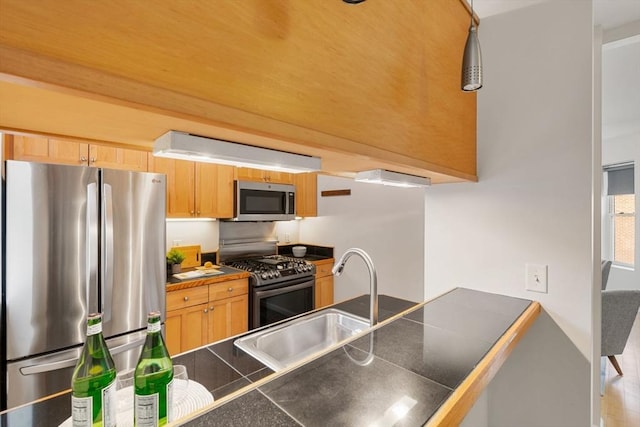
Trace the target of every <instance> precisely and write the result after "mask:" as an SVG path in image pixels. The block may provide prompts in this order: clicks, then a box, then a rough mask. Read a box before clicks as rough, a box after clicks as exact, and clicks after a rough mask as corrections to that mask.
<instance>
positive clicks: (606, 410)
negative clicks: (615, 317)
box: [600, 315, 640, 427]
mask: <svg viewBox="0 0 640 427" xmlns="http://www.w3.org/2000/svg"><path fill="white" fill-rule="evenodd" d="M616 359H617V360H618V363H619V364H620V367H621V368H622V373H623V374H624V376H622V377H621V376H618V374H617V373H616V370H615V369H614V368H613V366H612V365H611V363H610V362H609V361H608V360H607V361H606V376H605V390H604V396H602V399H601V401H600V402H601V415H602V421H603V424H602V425H603V426H604V427H621V426H624V427H635V426H640V315H638V317H636V321H635V323H634V324H633V329H631V335H630V336H629V341H627V346H626V347H625V349H624V353H622V355H620V356H616Z"/></svg>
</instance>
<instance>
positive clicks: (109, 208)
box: [100, 184, 114, 322]
mask: <svg viewBox="0 0 640 427" xmlns="http://www.w3.org/2000/svg"><path fill="white" fill-rule="evenodd" d="M102 194H103V205H102V206H103V212H102V215H103V224H104V228H103V236H104V252H103V259H102V261H103V262H102V295H101V299H100V309H101V310H102V317H103V319H104V321H105V322H109V321H110V320H111V306H112V305H113V298H112V297H113V261H114V257H113V256H114V255H113V196H112V194H111V185H109V184H103V185H102Z"/></svg>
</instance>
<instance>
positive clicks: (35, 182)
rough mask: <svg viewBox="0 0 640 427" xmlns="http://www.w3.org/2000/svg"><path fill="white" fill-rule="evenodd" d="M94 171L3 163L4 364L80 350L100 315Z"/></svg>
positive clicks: (95, 171) (96, 197) (96, 189)
mask: <svg viewBox="0 0 640 427" xmlns="http://www.w3.org/2000/svg"><path fill="white" fill-rule="evenodd" d="M98 194H99V193H98V170H97V169H93V168H87V167H77V166H61V165H48V164H40V163H29V162H19V161H7V163H6V198H7V200H6V247H7V249H8V250H7V251H6V254H5V256H6V258H5V260H6V263H5V271H6V300H5V302H6V306H5V307H6V325H7V329H6V335H7V359H9V360H12V359H18V358H22V357H27V356H30V355H35V354H39V353H45V352H51V351H55V350H60V349H63V348H70V347H73V346H75V345H79V344H81V343H82V342H83V341H84V338H85V329H86V319H87V314H88V313H89V312H93V311H97V310H98V292H97V280H98V252H97V249H98V248H97V246H94V247H91V245H90V242H89V239H92V238H93V239H94V241H96V240H97V236H98V231H99V230H98V220H99V218H98V215H99V211H98V205H97V200H98Z"/></svg>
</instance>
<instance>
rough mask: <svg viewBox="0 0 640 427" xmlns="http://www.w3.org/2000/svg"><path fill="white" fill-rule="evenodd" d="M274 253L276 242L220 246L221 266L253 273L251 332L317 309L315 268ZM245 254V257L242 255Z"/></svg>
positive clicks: (250, 289)
mask: <svg viewBox="0 0 640 427" xmlns="http://www.w3.org/2000/svg"><path fill="white" fill-rule="evenodd" d="M223 248H225V249H227V250H226V251H225V250H223ZM241 248H242V249H244V250H242V249H241ZM275 250H276V246H275V243H274V242H246V241H244V242H237V243H233V242H225V244H224V246H222V245H221V251H220V256H221V257H220V259H221V261H220V262H221V264H223V265H227V266H230V267H234V268H238V269H241V270H245V271H248V272H249V273H251V277H250V278H249V328H250V329H255V328H259V327H261V326H265V325H268V324H271V323H274V322H278V321H280V320H283V319H287V318H289V317H292V316H296V315H298V314H302V313H305V312H307V311H310V310H313V308H314V303H315V301H314V299H315V297H314V293H315V292H314V291H315V277H314V275H315V266H314V265H313V264H312V263H310V262H308V261H305V260H304V259H302V258H293V257H287V256H282V255H276V254H275ZM229 252H230V253H231V254H232V255H231V256H230V255H229ZM242 252H245V254H244V255H240V254H241V253H242Z"/></svg>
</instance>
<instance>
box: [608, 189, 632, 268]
mask: <svg viewBox="0 0 640 427" xmlns="http://www.w3.org/2000/svg"><path fill="white" fill-rule="evenodd" d="M609 198H610V203H611V207H610V212H611V216H612V220H611V223H612V230H611V231H612V233H611V235H612V239H611V240H612V242H611V243H612V244H613V245H612V246H613V247H612V248H611V249H612V251H613V262H615V263H616V264H623V265H629V266H633V263H634V260H635V256H636V255H635V240H636V233H635V225H636V215H635V213H636V209H635V207H636V196H635V195H633V194H619V195H614V196H609Z"/></svg>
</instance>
